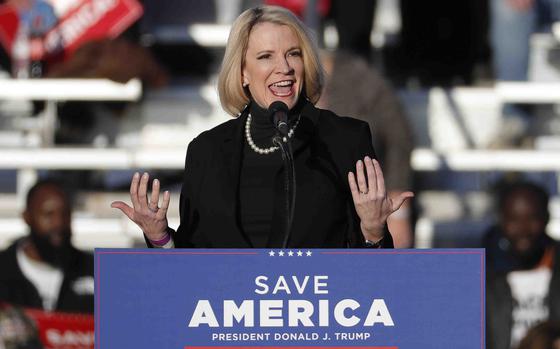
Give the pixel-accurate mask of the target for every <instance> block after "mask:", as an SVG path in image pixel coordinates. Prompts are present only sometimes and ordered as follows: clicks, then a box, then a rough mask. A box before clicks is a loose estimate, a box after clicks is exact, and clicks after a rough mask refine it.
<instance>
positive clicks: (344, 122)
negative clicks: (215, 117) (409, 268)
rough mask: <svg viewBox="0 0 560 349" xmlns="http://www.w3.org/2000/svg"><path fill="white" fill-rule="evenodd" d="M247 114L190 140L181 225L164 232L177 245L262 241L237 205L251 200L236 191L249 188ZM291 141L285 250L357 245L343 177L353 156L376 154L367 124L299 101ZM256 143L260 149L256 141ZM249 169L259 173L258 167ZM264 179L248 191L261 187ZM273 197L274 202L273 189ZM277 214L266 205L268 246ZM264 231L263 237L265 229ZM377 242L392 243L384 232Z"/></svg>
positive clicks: (278, 183) (278, 233)
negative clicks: (291, 210)
mask: <svg viewBox="0 0 560 349" xmlns="http://www.w3.org/2000/svg"><path fill="white" fill-rule="evenodd" d="M248 113H249V111H248V110H245V111H244V112H243V113H242V114H241V115H240V116H239V117H237V118H235V119H233V120H230V121H227V122H225V123H223V124H221V125H219V126H217V127H215V128H213V129H211V130H208V131H205V132H203V133H201V134H200V135H199V136H198V137H196V138H195V139H193V140H192V141H191V142H190V144H189V148H188V150H187V157H186V162H185V175H184V179H183V187H182V190H181V200H180V213H181V224H180V226H179V228H178V230H177V232H175V231H170V232H171V234H172V237H173V240H174V242H175V246H176V247H201V248H250V247H255V245H254V244H253V241H252V240H253V239H255V238H256V239H255V243H256V244H258V245H257V246H262V243H263V241H264V236H260V239H259V238H257V236H256V235H253V236H249V235H248V234H249V233H250V232H247V231H245V230H251V227H250V225H251V223H250V221H251V219H250V217H249V215H250V214H251V211H250V210H248V211H247V204H245V206H244V208H243V210H242V208H241V206H242V205H243V204H242V203H243V202H245V203H247V202H249V201H250V200H248V199H251V198H248V196H246V195H247V194H246V193H241V191H242V186H243V187H245V186H247V182H249V181H250V180H251V178H249V180H247V179H246V178H245V175H246V174H249V175H250V173H248V172H247V171H251V167H250V166H247V158H243V154H244V152H245V154H246V155H249V154H250V156H253V154H251V153H249V152H247V151H244V149H245V148H246V145H245V144H246V139H245V122H246V120H247V115H248ZM292 139H293V153H294V163H295V169H296V176H297V189H296V191H297V197H296V203H295V214H294V221H293V225H292V230H291V235H290V241H289V242H288V247H289V248H342V247H363V246H364V237H363V235H362V233H361V231H360V221H359V218H358V216H357V214H356V211H355V209H354V204H353V202H352V196H351V193H350V188H349V185H348V179H347V175H348V172H349V171H355V166H356V161H357V160H358V159H363V158H364V156H366V155H369V156H371V157H375V152H374V151H373V146H372V140H371V134H370V131H369V126H368V124H367V123H365V122H363V121H359V120H356V119H352V118H347V117H339V116H337V115H335V114H334V113H332V112H330V111H327V110H321V109H317V108H315V106H313V105H312V104H311V103H309V102H307V101H305V100H304V101H303V102H302V108H301V118H300V121H299V124H298V127H297V131H296V132H295V134H294V136H293V138H292ZM255 142H256V143H257V144H258V145H260V146H262V147H265V146H266V144H261V143H260V142H259V141H258V140H257V139H255ZM257 155H259V154H254V156H257ZM259 156H260V155H259ZM262 156H263V157H265V155H262ZM277 156H280V155H277ZM243 159H244V160H243ZM265 161H267V160H265ZM250 163H251V161H250V160H249V164H250ZM242 165H243V166H242ZM280 166H281V165H280ZM252 171H258V168H257V169H255V168H253V169H252ZM270 172H271V173H272V172H273V169H270ZM281 172H282V171H279V172H278V171H277V172H276V173H277V174H276V175H275V176H274V180H273V184H272V188H273V189H272V190H273V191H274V193H276V192H277V190H278V188H280V190H282V184H283V176H281V175H280V176H279V175H278V174H279V173H281ZM254 174H255V172H253V175H254ZM242 176H243V178H242ZM250 177H253V176H252V175H250ZM263 177H266V176H263ZM267 178H268V177H266V178H265V179H263V181H264V182H263V183H260V184H257V185H253V188H257V189H258V187H262V186H264V185H266V183H265V182H266V181H268V179H267ZM243 190H244V189H243ZM266 191H267V192H268V194H266V193H265V194H264V195H270V192H271V189H267V190H266ZM242 195H243V197H244V198H242V197H241V196H242ZM263 197H264V196H263ZM265 200H266V199H263V201H265ZM273 201H274V202H275V203H274V204H273V205H276V202H278V196H277V195H276V194H274V200H273ZM257 202H260V200H258V201H257ZM270 210H271V208H270V207H269V208H268V209H263V210H262V212H265V211H267V212H268V213H262V212H261V213H262V214H263V215H265V214H266V215H268V216H270V212H271V211H270ZM242 211H245V213H242ZM277 211H281V210H274V208H272V219H271V220H270V228H269V229H270V233H269V236H268V239H267V242H266V245H265V246H266V247H268V248H273V247H280V246H281V245H282V240H283V235H284V232H283V224H282V222H283V221H282V219H283V215H277V214H276V212H277ZM243 216H245V217H244V218H243ZM243 222H244V223H243ZM253 222H257V220H253ZM264 224H266V223H263V226H264ZM264 229H266V228H264ZM262 232H263V233H264V234H266V233H265V230H262ZM262 235H263V234H262ZM382 247H393V241H392V239H391V235H390V234H389V233H388V232H386V234H385V238H384V240H383V244H382Z"/></svg>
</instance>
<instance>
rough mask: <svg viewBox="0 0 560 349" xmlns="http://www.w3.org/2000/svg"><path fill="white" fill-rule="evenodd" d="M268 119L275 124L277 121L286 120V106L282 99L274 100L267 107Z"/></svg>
mask: <svg viewBox="0 0 560 349" xmlns="http://www.w3.org/2000/svg"><path fill="white" fill-rule="evenodd" d="M268 115H269V117H270V120H271V121H272V123H273V124H274V126H276V125H277V124H278V121H284V122H287V121H288V106H287V105H286V103H284V102H282V101H274V102H272V103H271V104H270V106H269V107H268Z"/></svg>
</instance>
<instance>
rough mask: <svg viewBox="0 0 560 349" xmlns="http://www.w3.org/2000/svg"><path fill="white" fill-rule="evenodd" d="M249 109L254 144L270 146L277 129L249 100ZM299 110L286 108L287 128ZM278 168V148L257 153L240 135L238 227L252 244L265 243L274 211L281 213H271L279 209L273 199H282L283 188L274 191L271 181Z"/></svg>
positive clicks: (264, 146)
mask: <svg viewBox="0 0 560 349" xmlns="http://www.w3.org/2000/svg"><path fill="white" fill-rule="evenodd" d="M300 104H301V103H300ZM249 112H250V114H251V119H252V120H251V127H250V130H251V138H252V139H253V141H254V142H255V144H256V145H257V147H259V148H269V147H271V146H273V144H272V137H274V136H275V135H276V133H277V132H276V129H275V128H274V126H273V124H272V122H271V120H270V117H269V115H268V113H267V110H266V109H263V108H261V107H260V106H259V105H257V103H255V102H251V104H250V107H249ZM300 112H301V108H300V107H298V106H296V107H295V108H293V110H291V111H290V116H289V120H290V126H291V128H292V127H294V125H295V123H296V120H297V117H298V116H299V113H300ZM296 130H297V128H296ZM282 168H283V167H282V155H281V153H280V150H276V151H274V152H273V153H269V154H258V153H257V152H255V151H254V150H253V149H252V148H251V146H250V145H249V143H248V142H247V139H246V137H244V142H243V154H242V160H241V175H240V182H239V201H240V202H239V208H240V213H241V229H242V231H243V232H244V233H245V234H246V235H247V237H248V238H249V240H250V241H251V243H252V245H253V246H254V247H258V248H264V247H266V246H267V244H268V238H269V236H270V232H271V222H272V217H273V216H274V215H275V214H281V213H279V212H275V211H276V210H277V209H280V207H278V205H275V202H276V200H275V199H279V200H278V201H283V200H285V194H284V192H283V191H280V192H275V187H274V184H275V180H276V176H279V175H281V174H280V173H279V172H280V171H282V173H283V170H282ZM282 176H283V174H282ZM278 196H282V197H281V198H280V197H278Z"/></svg>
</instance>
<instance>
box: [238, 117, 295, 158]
mask: <svg viewBox="0 0 560 349" xmlns="http://www.w3.org/2000/svg"><path fill="white" fill-rule="evenodd" d="M299 119H300V116H298V118H297V120H296V123H295V125H294V127H292V128H291V129H290V131H288V138H292V136H293V134H294V131H295V129H296V127H297V125H298V124H299ZM245 138H247V143H249V146H250V147H251V149H253V150H254V151H255V153H258V154H270V153H272V152H274V151H276V150H278V147H276V146H272V147H269V148H264V149H263V148H259V147H258V146H257V145H256V144H255V142H254V141H253V137H251V114H249V115H248V116H247V121H246V122H245ZM286 141H287V139H286V137H284V142H286Z"/></svg>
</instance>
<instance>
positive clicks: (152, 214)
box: [111, 172, 170, 241]
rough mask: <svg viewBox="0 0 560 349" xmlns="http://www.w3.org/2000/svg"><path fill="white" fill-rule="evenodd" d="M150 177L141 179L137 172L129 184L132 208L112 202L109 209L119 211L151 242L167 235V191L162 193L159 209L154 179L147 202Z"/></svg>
mask: <svg viewBox="0 0 560 349" xmlns="http://www.w3.org/2000/svg"><path fill="white" fill-rule="evenodd" d="M149 179H150V176H149V174H148V173H144V174H143V175H142V176H141V177H140V174H139V173H138V172H137V173H135V174H134V176H133V177H132V181H131V183H130V199H131V201H132V207H130V206H129V205H127V204H126V203H124V202H122V201H113V202H112V203H111V207H113V208H118V209H119V210H121V211H122V212H123V213H124V214H125V215H126V216H127V217H128V218H130V220H131V221H133V222H134V223H136V224H137V225H138V226H139V227H140V229H142V231H143V232H144V235H146V237H147V238H148V239H150V240H152V241H158V240H161V239H162V238H164V237H165V236H166V234H167V209H168V208H169V200H170V194H169V191H165V192H164V193H163V201H162V203H161V207H159V206H158V203H159V192H160V183H159V180H157V179H154V181H153V183H152V193H151V195H150V200H149V201H148V181H149Z"/></svg>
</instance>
